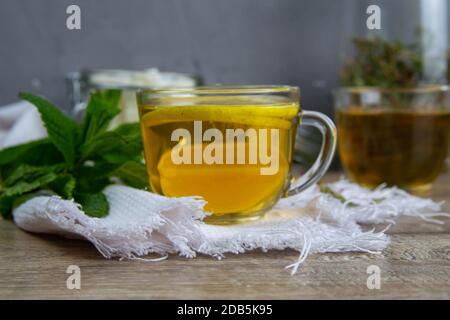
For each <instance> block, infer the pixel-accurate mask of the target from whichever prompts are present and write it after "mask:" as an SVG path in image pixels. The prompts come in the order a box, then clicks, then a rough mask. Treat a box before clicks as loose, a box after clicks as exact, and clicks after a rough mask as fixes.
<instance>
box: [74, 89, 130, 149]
mask: <svg viewBox="0 0 450 320" xmlns="http://www.w3.org/2000/svg"><path fill="white" fill-rule="evenodd" d="M120 95H121V92H120V90H101V91H96V92H93V93H92V94H91V96H90V99H89V102H88V105H87V107H86V113H85V116H84V120H83V123H82V126H81V132H82V142H83V143H88V142H91V141H92V140H93V139H94V138H95V137H96V136H97V135H99V134H101V133H103V132H105V131H106V130H107V128H108V125H109V123H110V122H111V120H112V119H113V118H114V117H115V116H116V115H117V114H119V113H120V109H119V106H118V105H119V100H120Z"/></svg>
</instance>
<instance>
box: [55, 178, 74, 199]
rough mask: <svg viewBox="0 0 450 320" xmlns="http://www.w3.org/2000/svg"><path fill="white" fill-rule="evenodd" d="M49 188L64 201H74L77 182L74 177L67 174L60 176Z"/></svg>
mask: <svg viewBox="0 0 450 320" xmlns="http://www.w3.org/2000/svg"><path fill="white" fill-rule="evenodd" d="M48 187H49V188H50V189H51V190H53V191H54V192H55V193H56V194H58V195H60V196H62V197H63V198H64V199H72V198H73V193H74V190H75V187H76V180H75V178H74V177H73V176H72V175H70V174H67V175H63V176H59V177H58V178H57V179H55V180H54V181H52V182H51V183H49V185H48Z"/></svg>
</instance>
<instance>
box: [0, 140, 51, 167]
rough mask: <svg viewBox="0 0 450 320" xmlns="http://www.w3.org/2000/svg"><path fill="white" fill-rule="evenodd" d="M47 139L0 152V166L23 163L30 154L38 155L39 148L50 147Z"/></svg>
mask: <svg viewBox="0 0 450 320" xmlns="http://www.w3.org/2000/svg"><path fill="white" fill-rule="evenodd" d="M51 145H52V143H51V142H50V140H49V139H40V140H35V141H31V142H27V143H24V144H19V145H17V146H13V147H9V148H5V149H2V150H0V166H4V165H7V164H10V163H18V162H24V160H26V159H28V156H29V155H30V154H34V153H38V154H39V152H38V150H42V149H41V148H46V147H48V146H51Z"/></svg>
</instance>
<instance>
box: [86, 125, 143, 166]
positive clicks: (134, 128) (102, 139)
mask: <svg viewBox="0 0 450 320" xmlns="http://www.w3.org/2000/svg"><path fill="white" fill-rule="evenodd" d="M81 155H82V158H84V159H87V158H89V157H100V158H103V159H106V160H107V161H109V162H111V163H122V162H125V161H128V160H134V159H140V158H142V140H141V134H140V131H139V125H138V124H137V123H127V124H123V125H121V126H119V127H117V128H116V129H115V130H112V131H107V132H104V133H102V134H100V135H98V136H97V137H96V139H95V140H92V141H91V142H89V143H87V144H85V145H83V146H82V148H81Z"/></svg>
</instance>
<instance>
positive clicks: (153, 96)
mask: <svg viewBox="0 0 450 320" xmlns="http://www.w3.org/2000/svg"><path fill="white" fill-rule="evenodd" d="M137 98H138V106H139V115H140V125H141V132H142V138H143V144H144V154H145V161H146V166H147V171H148V176H149V183H150V185H151V188H152V190H153V191H154V192H156V193H159V194H162V195H165V196H169V197H182V196H201V197H203V199H204V200H206V202H207V204H206V206H205V210H207V211H208V212H210V213H211V215H210V216H208V217H207V218H206V220H205V221H207V222H208V223H213V224H231V223H239V222H244V221H249V220H254V219H258V218H259V217H261V216H262V215H263V214H264V212H265V211H266V210H267V209H269V208H271V207H272V206H273V205H274V204H275V203H276V201H277V200H278V199H279V198H280V197H282V196H285V195H288V194H289V195H291V194H295V193H298V192H301V191H302V190H304V189H306V188H307V187H309V186H311V185H312V184H313V183H315V182H316V181H317V180H318V179H320V178H321V177H322V176H323V175H324V173H325V172H326V170H327V169H328V167H329V165H330V162H331V160H332V158H333V154H334V150H335V146H336V129H335V127H334V124H333V122H332V121H331V120H330V119H329V118H328V117H326V116H325V115H323V114H321V113H318V112H312V111H304V110H301V109H300V105H299V89H298V88H297V87H288V86H280V87H278V86H237V87H227V86H213V87H197V88H193V89H192V88H186V89H179V88H178V89H176V88H174V89H160V90H142V91H140V92H138V95H137ZM300 122H301V123H302V124H303V125H306V126H314V127H316V128H318V129H319V130H320V131H321V132H322V133H323V144H322V148H321V151H320V154H319V156H318V158H317V160H316V162H315V163H314V164H313V166H312V167H311V168H310V169H309V171H307V172H306V173H305V174H304V175H303V176H302V177H300V178H299V179H298V181H296V183H295V186H294V187H291V186H290V183H291V180H292V179H291V178H292V176H291V165H292V157H293V152H294V150H293V149H294V143H295V141H294V140H295V137H296V131H297V126H298V124H299V123H300Z"/></svg>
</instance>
